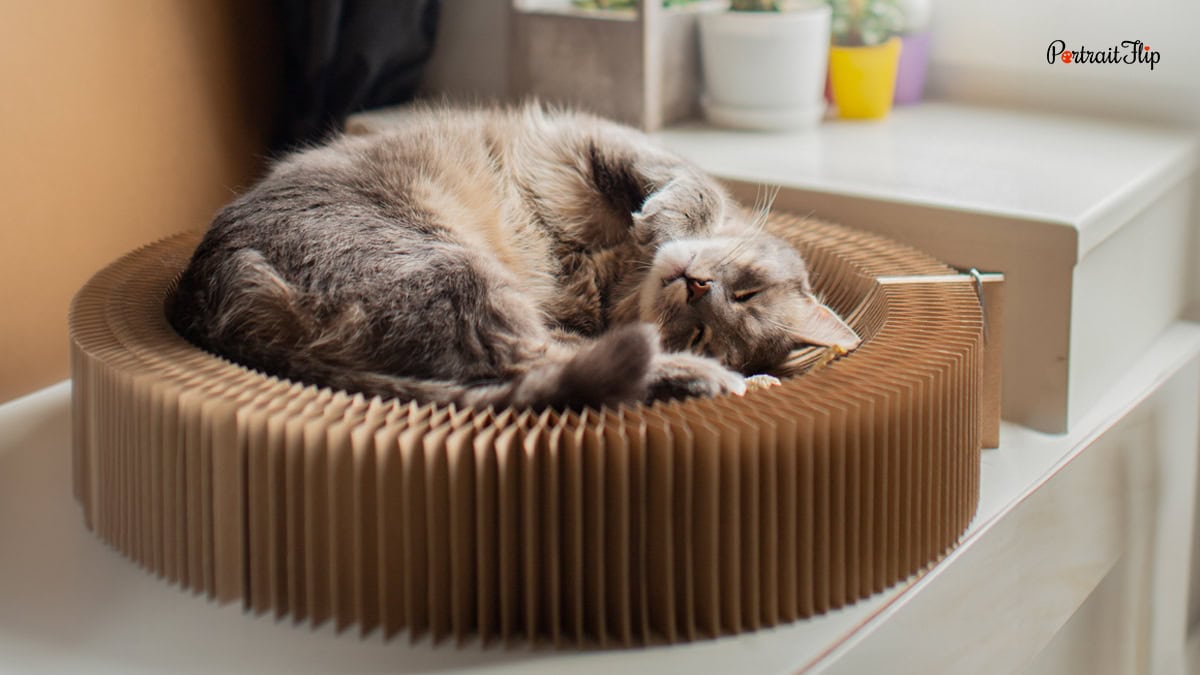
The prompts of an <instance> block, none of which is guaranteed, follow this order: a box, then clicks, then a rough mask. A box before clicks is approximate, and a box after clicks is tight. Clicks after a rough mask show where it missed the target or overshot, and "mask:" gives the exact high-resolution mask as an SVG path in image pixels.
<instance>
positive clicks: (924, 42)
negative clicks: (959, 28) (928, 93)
mask: <svg viewBox="0 0 1200 675" xmlns="http://www.w3.org/2000/svg"><path fill="white" fill-rule="evenodd" d="M900 12H901V14H903V16H904V25H903V26H902V27H901V29H900V41H901V47H900V65H899V67H898V69H897V71H896V96H895V102H896V103H899V104H905V103H916V102H917V101H920V100H921V96H922V94H923V93H924V91H925V73H926V71H927V70H928V69H929V40H930V38H929V35H930V34H929V19H930V15H931V14H932V13H933V3H932V0H900Z"/></svg>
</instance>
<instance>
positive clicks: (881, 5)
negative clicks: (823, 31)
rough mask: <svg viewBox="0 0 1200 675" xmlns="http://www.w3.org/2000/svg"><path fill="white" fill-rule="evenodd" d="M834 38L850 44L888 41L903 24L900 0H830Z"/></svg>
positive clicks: (844, 43) (872, 43) (863, 44)
mask: <svg viewBox="0 0 1200 675" xmlns="http://www.w3.org/2000/svg"><path fill="white" fill-rule="evenodd" d="M829 6H830V8H831V9H832V10H833V19H832V32H833V42H834V44H837V45H843V46H847V47H856V46H869V45H877V44H882V43H884V42H887V41H888V39H890V38H891V37H892V36H893V35H896V34H897V33H899V32H900V30H901V29H902V28H903V27H904V13H903V12H902V11H901V10H900V4H899V3H898V2H897V0H829Z"/></svg>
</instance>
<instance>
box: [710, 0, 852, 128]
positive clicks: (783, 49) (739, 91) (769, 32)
mask: <svg viewBox="0 0 1200 675" xmlns="http://www.w3.org/2000/svg"><path fill="white" fill-rule="evenodd" d="M829 18H830V10H829V6H828V5H825V4H823V3H822V4H815V5H810V6H808V7H806V8H805V9H802V10H798V11H790V12H717V13H711V14H704V15H702V16H701V17H700V47H701V60H702V63H703V73H704V87H705V92H704V96H703V99H702V101H701V104H702V106H703V107H704V114H705V116H706V117H707V118H708V119H709V121H711V122H712V123H714V124H719V125H722V126H730V127H736V128H742V129H774V130H782V129H804V128H808V127H812V126H814V125H816V124H817V122H819V121H820V120H821V117H822V115H824V113H825V97H824V92H825V73H826V70H827V66H828V61H829Z"/></svg>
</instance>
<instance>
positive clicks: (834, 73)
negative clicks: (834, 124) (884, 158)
mask: <svg viewBox="0 0 1200 675" xmlns="http://www.w3.org/2000/svg"><path fill="white" fill-rule="evenodd" d="M829 4H830V6H831V7H832V8H833V45H832V46H831V47H830V49H829V83H830V88H831V89H832V91H833V100H834V103H835V104H836V105H837V108H838V115H839V116H841V117H846V118H856V119H875V118H880V117H884V116H886V115H887V114H888V111H890V110H891V108H892V98H893V95H894V93H895V89H896V72H897V66H898V63H899V60H900V49H901V46H900V45H901V43H900V38H899V37H897V36H896V34H897V32H898V31H899V30H900V27H901V26H902V25H903V14H902V13H901V11H900V6H899V4H898V3H897V0H830V2H829Z"/></svg>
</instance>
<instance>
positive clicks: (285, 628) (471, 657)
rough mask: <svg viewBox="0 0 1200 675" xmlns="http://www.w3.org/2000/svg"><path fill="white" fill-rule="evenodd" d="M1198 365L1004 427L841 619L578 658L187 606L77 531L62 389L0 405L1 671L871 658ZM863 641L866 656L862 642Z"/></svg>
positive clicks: (1149, 365) (609, 667)
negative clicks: (1064, 469) (966, 561)
mask: <svg viewBox="0 0 1200 675" xmlns="http://www.w3.org/2000/svg"><path fill="white" fill-rule="evenodd" d="M1198 353H1200V325H1196V324H1177V325H1176V326H1174V327H1173V328H1172V329H1171V330H1169V331H1168V332H1167V334H1166V335H1164V336H1163V338H1162V339H1161V340H1160V341H1159V342H1158V343H1157V344H1156V346H1155V348H1154V349H1153V350H1150V351H1149V352H1147V353H1145V354H1143V355H1142V357H1141V359H1140V360H1139V362H1138V363H1136V364H1134V366H1133V367H1132V368H1131V369H1130V374H1129V375H1128V376H1127V377H1126V378H1125V379H1124V380H1123V381H1122V382H1121V384H1120V386H1118V387H1114V389H1113V391H1112V392H1111V393H1110V395H1109V396H1107V397H1106V398H1105V399H1104V400H1103V401H1102V402H1101V403H1100V404H1099V405H1098V406H1096V408H1095V409H1094V410H1093V411H1092V412H1091V413H1090V414H1089V415H1088V416H1087V418H1086V419H1085V420H1083V422H1082V423H1081V424H1079V425H1077V427H1076V428H1075V429H1074V430H1072V432H1071V433H1069V434H1066V435H1061V436H1056V435H1046V434H1040V433H1037V432H1033V431H1031V430H1029V429H1026V428H1023V427H1018V426H1015V425H1012V424H1007V423H1006V424H1005V425H1004V426H1003V429H1002V433H1001V447H1000V448H999V449H997V450H987V451H985V452H984V459H983V469H982V493H981V498H980V504H979V511H978V515H977V516H976V518H975V520H974V521H973V523H972V524H971V526H970V528H969V530H968V531H967V533H966V535H965V537H964V541H963V544H962V545H961V546H960V547H959V548H958V549H956V551H955V552H953V553H951V555H950V556H948V557H947V558H946V559H945V560H944V561H943V562H942V563H941V564H939V565H938V566H936V567H935V568H934V569H933V570H932V572H931V573H928V574H926V575H924V576H923V577H922V578H920V579H917V580H913V581H910V583H909V584H908V585H906V586H904V587H900V588H893V589H891V590H889V591H887V592H885V593H882V594H879V595H877V596H874V597H872V598H869V599H867V600H865V601H863V602H860V603H858V604H857V605H854V606H852V607H849V608H846V609H843V610H840V611H835V612H832V613H830V614H828V615H826V616H822V617H818V618H815V619H812V620H808V621H801V622H798V623H795V624H791V625H786V626H782V627H778V628H775V629H771V630H765V631H761V632H758V633H753V634H745V635H741V636H735V637H727V638H722V639H719V640H710V641H703V642H698V643H693V644H685V645H676V646H670V647H656V648H649V649H636V650H609V651H593V652H577V651H571V650H562V651H555V650H552V649H537V650H531V649H529V648H528V647H523V646H517V647H514V648H504V647H493V648H486V649H485V648H482V647H481V646H480V645H479V644H478V643H468V644H466V645H463V646H456V645H454V644H453V643H450V642H447V643H442V644H439V645H432V644H430V643H429V641H428V640H427V639H426V640H422V641H419V642H417V643H415V644H411V643H409V642H408V641H407V639H406V638H405V637H404V636H401V637H400V638H399V639H396V640H393V641H392V642H390V643H384V642H383V641H382V640H381V639H380V638H379V636H378V634H375V635H373V636H370V637H368V638H367V639H366V640H360V638H359V637H358V635H357V634H356V633H354V632H352V631H350V632H346V633H343V634H341V635H338V634H335V633H334V631H333V630H332V629H331V628H329V627H328V626H326V627H323V628H320V629H318V630H316V631H312V630H310V629H309V628H307V627H304V626H301V627H295V626H293V625H291V624H290V623H288V622H277V621H275V620H274V619H272V618H269V617H255V616H251V615H248V614H244V613H243V612H242V611H241V608H240V607H238V606H235V605H230V606H217V605H215V604H212V603H210V602H208V601H207V600H205V599H204V598H200V597H193V596H191V595H189V594H187V593H184V592H182V591H180V590H178V589H176V588H174V587H171V586H169V585H168V584H166V583H165V582H163V581H161V580H159V579H156V578H154V577H153V576H151V575H149V574H147V573H145V572H143V571H142V570H140V569H138V568H137V567H135V566H134V565H133V564H132V563H130V562H128V561H127V560H125V559H123V558H121V557H120V556H119V555H118V554H116V553H115V552H114V551H112V550H111V549H109V548H107V547H106V546H105V545H104V544H103V543H101V542H100V540H99V539H97V538H96V537H95V536H93V535H92V534H91V533H90V532H89V531H88V530H87V529H86V528H85V527H84V526H83V522H82V518H81V515H80V511H79V508H78V507H77V505H76V504H75V501H74V499H73V497H72V496H71V491H70V473H69V471H70V460H69V454H70V453H69V433H70V430H69V418H68V410H69V397H70V389H69V383H61V384H59V385H55V386H53V387H50V388H48V389H45V390H42V391H40V392H37V393H35V394H33V395H31V396H28V397H25V398H23V399H19V400H17V401H13V402H10V403H7V404H5V405H2V406H0V671H4V672H47V673H152V672H153V673H164V672H197V673H199V672H205V673H208V672H250V671H253V672H261V673H293V674H294V673H320V672H396V673H410V672H429V671H447V672H489V673H518V672H519V673H597V674H600V673H603V674H605V675H609V674H610V673H612V672H618V671H619V672H621V673H642V672H645V673H652V672H653V673H660V672H687V673H732V672H757V673H786V672H795V671H797V670H801V669H804V668H805V667H807V666H810V665H813V664H814V663H816V664H817V669H818V670H819V669H820V667H822V666H824V665H829V664H831V663H835V662H836V661H837V659H838V658H840V656H842V655H844V654H845V653H847V652H849V651H852V650H855V649H859V648H869V641H868V638H869V637H870V636H871V634H872V633H873V631H875V630H876V629H877V628H879V627H880V626H882V625H884V624H885V622H887V621H888V620H889V619H890V617H891V616H892V615H893V614H895V613H896V612H897V611H898V610H899V608H900V607H902V606H903V605H905V604H906V603H907V602H908V601H909V600H911V599H912V598H914V597H916V596H917V595H918V594H921V593H924V592H926V591H927V590H928V589H929V588H933V587H935V586H936V584H937V583H938V579H939V577H940V576H942V574H941V573H942V572H944V571H945V570H946V569H947V568H948V567H949V566H952V565H955V564H956V562H957V561H958V560H959V558H960V554H961V553H962V552H963V551H965V550H967V548H968V547H970V546H972V545H973V544H974V543H975V542H976V541H978V539H979V538H980V537H982V536H986V532H987V531H988V529H989V528H990V527H991V526H992V525H994V524H996V523H997V522H998V521H999V520H1000V519H1002V518H1004V516H1005V514H1006V513H1007V512H1009V511H1010V510H1011V509H1013V508H1014V507H1015V506H1016V505H1017V504H1019V503H1020V502H1021V500H1022V498H1023V497H1024V496H1025V495H1027V494H1029V493H1030V491H1032V490H1034V489H1036V488H1037V486H1038V485H1039V484H1040V483H1041V481H1042V480H1044V479H1045V478H1046V477H1047V476H1050V475H1052V474H1053V473H1054V471H1056V470H1057V469H1058V468H1059V467H1061V466H1062V465H1063V464H1064V463H1066V462H1068V461H1070V460H1071V459H1072V458H1073V457H1075V456H1076V455H1078V454H1079V453H1081V452H1086V449H1087V447H1088V445H1089V443H1090V442H1091V441H1092V440H1094V439H1095V438H1096V437H1097V436H1098V435H1100V434H1102V433H1104V431H1105V430H1106V429H1107V428H1108V426H1109V425H1111V424H1113V423H1114V422H1115V421H1116V420H1119V419H1120V418H1121V417H1123V416H1124V415H1125V414H1126V413H1127V412H1128V411H1129V410H1130V409H1132V408H1133V407H1135V406H1136V405H1137V404H1138V402H1139V401H1141V400H1142V399H1143V398H1144V397H1146V396H1147V395H1148V394H1149V393H1150V392H1151V391H1153V390H1154V389H1155V388H1156V387H1157V386H1158V384H1159V383H1161V382H1163V381H1164V380H1165V379H1166V378H1168V377H1170V376H1171V374H1172V373H1174V372H1176V371H1177V370H1178V369H1179V368H1180V367H1181V366H1182V365H1183V364H1184V363H1186V362H1190V361H1191V360H1192V359H1195V358H1196V355H1197V354H1198ZM864 644H865V645H866V646H865V647H864V646H862V645H864Z"/></svg>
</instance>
